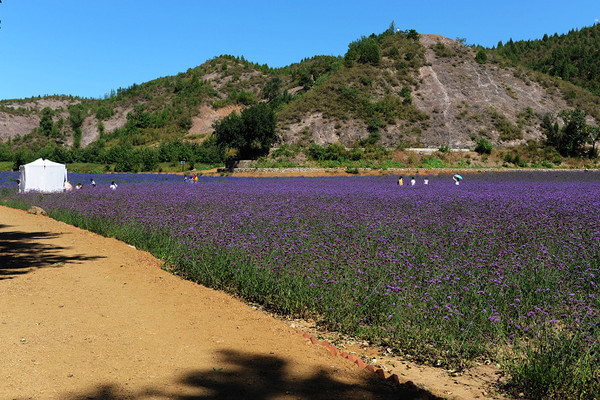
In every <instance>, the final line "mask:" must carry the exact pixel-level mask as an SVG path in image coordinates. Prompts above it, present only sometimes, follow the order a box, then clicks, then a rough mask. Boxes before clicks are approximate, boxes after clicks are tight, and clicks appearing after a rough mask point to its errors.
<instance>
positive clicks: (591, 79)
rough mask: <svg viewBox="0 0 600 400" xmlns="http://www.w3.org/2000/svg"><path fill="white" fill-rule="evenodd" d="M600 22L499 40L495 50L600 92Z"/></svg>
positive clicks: (515, 60)
mask: <svg viewBox="0 0 600 400" xmlns="http://www.w3.org/2000/svg"><path fill="white" fill-rule="evenodd" d="M599 49H600V24H595V25H593V26H591V27H585V28H582V29H579V30H576V29H574V30H571V31H569V33H567V34H564V35H558V34H556V33H555V34H554V35H552V36H548V35H547V34H546V35H544V37H543V38H542V39H536V40H521V41H517V42H514V41H513V40H512V39H510V40H509V41H508V42H507V43H502V42H499V43H498V46H497V48H496V49H495V52H496V53H498V54H499V55H501V56H503V57H505V58H507V59H509V60H512V61H513V62H516V63H521V64H524V65H526V66H527V67H529V68H532V69H534V70H536V71H539V72H542V73H545V74H549V75H552V76H557V77H560V78H561V79H563V80H567V81H570V82H573V83H575V84H576V85H579V86H582V87H584V88H586V89H588V90H590V91H591V92H592V93H594V94H596V95H600V50H599Z"/></svg>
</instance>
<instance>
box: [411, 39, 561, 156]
mask: <svg viewBox="0 0 600 400" xmlns="http://www.w3.org/2000/svg"><path fill="white" fill-rule="evenodd" d="M421 44H422V45H423V46H424V47H425V48H426V49H427V50H426V58H427V62H428V64H429V65H426V66H423V67H422V68H421V69H420V71H419V76H418V78H417V79H418V81H419V82H420V83H419V85H418V89H417V91H416V93H414V104H415V105H416V106H417V107H418V108H419V109H420V110H422V111H425V112H426V113H427V114H429V116H430V120H429V124H428V125H429V126H428V127H427V129H425V130H424V132H423V134H422V135H423V141H424V142H426V143H427V144H428V145H430V146H440V145H448V146H450V147H455V148H456V147H471V146H473V145H474V141H473V138H474V137H481V136H483V137H487V138H489V139H491V140H492V142H494V143H495V144H499V143H500V137H501V132H500V131H499V129H498V127H497V121H498V119H499V118H500V119H502V118H503V117H502V116H504V117H506V120H507V121H509V122H510V123H512V124H513V125H515V126H517V125H518V124H519V121H520V125H521V126H522V128H521V132H522V138H521V139H516V140H514V141H513V142H511V141H510V140H509V141H506V142H504V144H517V143H519V142H525V141H527V140H529V139H539V138H540V137H541V135H542V134H541V132H540V129H539V124H540V120H541V117H543V115H545V114H546V113H554V114H556V113H558V112H559V111H560V110H563V109H566V108H568V105H567V103H566V101H565V100H564V98H563V97H562V96H561V95H560V93H550V91H548V90H547V89H545V88H544V87H542V86H541V85H540V84H539V83H537V82H533V81H531V80H530V79H529V78H528V77H527V76H526V75H525V74H524V73H523V72H520V71H518V70H516V69H514V68H500V67H498V66H496V65H493V64H489V63H486V64H479V63H477V62H476V61H475V52H474V50H473V49H471V48H468V47H466V46H464V45H462V44H461V43H459V42H457V41H456V40H452V39H447V38H444V37H441V36H435V35H422V36H421ZM434 46H444V47H445V48H447V49H448V51H449V52H450V53H451V54H452V55H451V56H448V57H439V56H438V55H436V52H435V51H434V50H433V47H434Z"/></svg>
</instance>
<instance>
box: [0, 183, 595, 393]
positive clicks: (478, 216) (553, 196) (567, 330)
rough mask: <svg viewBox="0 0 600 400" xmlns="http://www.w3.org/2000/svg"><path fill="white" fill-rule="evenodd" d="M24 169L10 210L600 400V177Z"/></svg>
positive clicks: (285, 307) (517, 381) (410, 350)
mask: <svg viewBox="0 0 600 400" xmlns="http://www.w3.org/2000/svg"><path fill="white" fill-rule="evenodd" d="M463 176H465V175H463ZM16 177H17V176H16V175H14V174H11V173H0V200H1V202H2V204H6V205H10V206H16V207H26V206H28V205H37V206H40V207H42V208H44V209H45V210H46V211H48V213H49V214H50V215H51V216H53V217H54V218H57V219H61V220H64V221H66V222H69V223H72V224H75V225H78V226H81V227H83V228H86V229H90V230H94V231H96V232H99V233H101V234H104V235H108V236H114V237H117V238H120V239H122V240H125V241H127V242H129V243H131V244H133V245H135V246H137V247H140V248H144V249H147V250H149V251H151V252H152V253H154V254H155V255H156V256H158V257H159V258H162V259H163V260H165V261H166V263H167V265H168V266H169V268H171V269H173V270H174V271H175V272H177V273H178V274H180V275H182V276H185V277H186V278H188V279H192V280H195V281H198V282H200V283H203V284H205V285H207V286H211V287H215V288H218V289H222V290H227V291H230V292H233V293H236V294H238V295H241V296H243V297H245V298H246V299H248V300H251V301H256V302H260V303H262V304H264V305H265V306H266V307H268V308H270V309H271V310H274V311H278V312H280V313H283V314H289V315H297V316H304V317H308V316H310V317H314V318H316V319H317V320H319V321H320V323H321V324H322V325H324V326H325V327H328V328H330V329H335V330H338V331H341V332H345V333H349V334H352V335H355V336H358V337H362V338H366V339H368V340H371V341H372V342H374V343H376V344H380V345H383V346H388V347H389V348H390V349H392V350H393V351H394V352H397V353H398V354H401V355H403V356H408V357H411V358H413V359H417V360H420V361H427V362H430V363H433V364H435V365H438V366H442V367H445V368H448V369H461V368H464V367H467V366H469V365H472V363H473V362H474V361H476V360H480V361H481V360H486V359H490V360H494V361H496V362H497V363H499V364H501V365H502V367H503V369H504V370H505V372H506V373H507V375H508V376H509V377H510V379H509V381H510V384H511V387H513V388H515V390H518V391H524V392H525V393H526V394H527V395H528V396H529V397H532V398H546V397H553V396H554V397H572V398H590V399H593V398H599V397H600V384H599V383H598V382H599V380H600V369H599V367H598V366H599V365H600V355H599V353H598V350H600V342H599V339H600V325H599V322H600V317H599V310H600V300H599V297H600V292H599V290H598V286H597V284H598V281H599V275H600V172H598V171H573V172H566V171H558V172H504V173H482V174H469V175H466V176H465V180H464V181H463V182H462V183H461V184H460V185H459V186H456V185H454V182H453V181H452V179H451V178H450V177H449V176H442V175H440V176H430V177H429V185H423V179H422V178H421V177H419V178H418V179H417V184H416V185H415V186H403V187H399V186H398V185H396V182H397V176H392V175H390V176H389V177H341V178H235V177H220V178H203V177H201V178H200V181H199V182H198V183H195V184H192V183H184V182H183V181H182V178H181V177H180V176H175V175H141V174H138V175H133V174H129V175H127V174H122V175H118V174H112V175H97V174H96V175H93V177H94V178H95V180H96V182H97V183H98V186H97V187H95V188H92V187H90V186H89V185H88V183H89V179H90V177H91V176H90V175H84V174H69V177H70V180H71V182H72V183H74V184H75V183H77V182H82V183H83V184H84V188H83V189H81V190H78V191H73V192H70V193H62V194H54V195H42V194H38V193H28V194H17V193H16V183H15V182H14V179H16ZM112 180H116V181H117V183H119V187H118V189H117V190H115V191H112V190H110V189H109V188H108V184H109V183H110V181H112ZM405 182H406V179H405ZM201 306H202V305H200V304H199V305H198V307H201Z"/></svg>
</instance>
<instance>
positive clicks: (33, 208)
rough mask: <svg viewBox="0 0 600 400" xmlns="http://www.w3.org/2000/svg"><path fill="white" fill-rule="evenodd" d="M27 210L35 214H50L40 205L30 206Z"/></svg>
mask: <svg viewBox="0 0 600 400" xmlns="http://www.w3.org/2000/svg"><path fill="white" fill-rule="evenodd" d="M27 212H28V213H29V214H33V215H48V214H47V213H46V211H45V210H44V209H43V208H42V207H38V206H31V207H29V210H27Z"/></svg>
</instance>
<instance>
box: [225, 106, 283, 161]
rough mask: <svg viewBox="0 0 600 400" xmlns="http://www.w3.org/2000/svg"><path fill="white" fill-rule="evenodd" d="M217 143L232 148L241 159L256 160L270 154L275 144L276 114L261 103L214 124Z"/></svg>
mask: <svg viewBox="0 0 600 400" xmlns="http://www.w3.org/2000/svg"><path fill="white" fill-rule="evenodd" d="M213 128H214V130H215V132H214V135H215V139H216V143H217V145H218V146H219V147H221V148H226V147H228V148H232V149H236V150H238V152H239V156H240V157H241V158H255V157H258V156H260V155H264V154H266V153H268V152H269V149H270V148H271V146H272V145H273V144H274V143H275V141H276V139H277V136H276V133H275V113H274V112H273V109H272V108H271V107H270V106H269V105H268V104H266V103H260V104H257V105H255V106H252V107H250V108H247V109H245V110H243V111H242V113H241V115H238V114H237V113H232V114H229V115H228V116H227V117H225V118H223V119H222V120H220V121H217V122H215V123H214V124H213Z"/></svg>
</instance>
